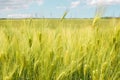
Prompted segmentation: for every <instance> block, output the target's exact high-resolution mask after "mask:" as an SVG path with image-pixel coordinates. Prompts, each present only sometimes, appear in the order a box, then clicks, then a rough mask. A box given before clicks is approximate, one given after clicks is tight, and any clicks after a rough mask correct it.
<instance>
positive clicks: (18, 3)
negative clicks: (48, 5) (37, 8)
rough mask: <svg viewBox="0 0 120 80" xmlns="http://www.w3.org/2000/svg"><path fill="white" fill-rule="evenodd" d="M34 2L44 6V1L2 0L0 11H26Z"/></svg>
mask: <svg viewBox="0 0 120 80" xmlns="http://www.w3.org/2000/svg"><path fill="white" fill-rule="evenodd" d="M33 2H36V3H37V4H39V5H42V4H43V0H0V10H6V9H7V10H14V9H20V8H21V9H25V8H28V7H29V5H30V4H31V3H33Z"/></svg>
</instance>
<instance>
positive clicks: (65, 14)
mask: <svg viewBox="0 0 120 80" xmlns="http://www.w3.org/2000/svg"><path fill="white" fill-rule="evenodd" d="M68 12H69V10H66V11H65V12H64V14H63V16H62V18H61V21H63V20H64V19H65V17H66V16H67V14H68Z"/></svg>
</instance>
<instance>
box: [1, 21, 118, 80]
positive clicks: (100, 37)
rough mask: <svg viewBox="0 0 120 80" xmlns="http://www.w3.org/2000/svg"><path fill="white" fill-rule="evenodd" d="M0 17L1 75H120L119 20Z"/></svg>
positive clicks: (71, 78)
mask: <svg viewBox="0 0 120 80" xmlns="http://www.w3.org/2000/svg"><path fill="white" fill-rule="evenodd" d="M92 22H93V19H63V20H60V19H21V20H10V19H8V20H0V80H120V19H100V20H98V21H96V22H95V23H94V27H93V24H92Z"/></svg>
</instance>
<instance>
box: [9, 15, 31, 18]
mask: <svg viewBox="0 0 120 80" xmlns="http://www.w3.org/2000/svg"><path fill="white" fill-rule="evenodd" d="M32 16H33V15H31V14H9V15H8V16H7V17H8V18H30V17H32Z"/></svg>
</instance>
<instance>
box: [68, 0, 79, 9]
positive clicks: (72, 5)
mask: <svg viewBox="0 0 120 80" xmlns="http://www.w3.org/2000/svg"><path fill="white" fill-rule="evenodd" d="M79 4H80V0H77V1H73V2H71V7H70V8H75V7H77V6H78V5H79Z"/></svg>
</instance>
